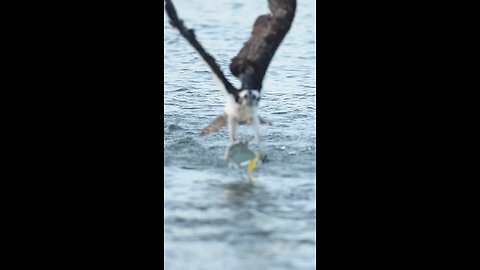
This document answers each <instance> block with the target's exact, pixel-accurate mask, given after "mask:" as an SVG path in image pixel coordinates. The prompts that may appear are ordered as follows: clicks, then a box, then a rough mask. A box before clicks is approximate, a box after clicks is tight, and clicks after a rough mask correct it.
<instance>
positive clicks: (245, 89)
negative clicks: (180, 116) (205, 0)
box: [165, 0, 296, 146]
mask: <svg viewBox="0 0 480 270" xmlns="http://www.w3.org/2000/svg"><path fill="white" fill-rule="evenodd" d="M268 6H269V9H270V12H271V13H270V14H267V15H261V16H259V17H258V18H257V19H256V21H255V23H254V25H253V31H252V33H251V36H250V39H249V40H248V41H247V42H246V43H245V44H244V46H243V47H242V48H241V50H240V51H239V53H238V54H237V56H235V57H234V58H233V59H231V63H230V71H231V73H232V74H233V75H234V76H235V77H237V78H238V79H240V81H241V87H240V89H237V88H236V87H234V86H233V85H232V84H231V83H230V82H229V81H228V80H227V78H226V77H225V75H224V74H223V72H222V70H221V69H220V67H219V66H218V64H217V63H216V61H215V59H214V58H213V57H212V56H211V55H210V54H209V53H207V52H206V51H205V49H204V48H203V46H202V45H201V44H200V43H199V42H198V40H197V39H196V37H195V33H194V31H193V30H192V29H188V28H187V27H186V26H185V25H184V23H183V20H181V19H180V18H179V17H178V15H177V12H176V10H175V7H174V5H173V3H172V1H171V0H165V10H166V12H167V14H168V17H169V18H170V24H171V25H172V26H173V27H175V28H177V29H178V31H179V32H180V34H181V35H182V36H183V37H184V38H185V39H186V40H187V41H188V42H189V43H190V45H192V46H193V48H194V49H195V50H196V51H197V52H198V53H199V54H200V56H201V57H202V59H203V60H204V61H205V62H206V63H207V65H208V67H209V68H210V71H211V73H212V75H213V77H214V79H215V80H216V81H217V83H218V85H219V86H220V88H221V90H222V92H223V93H224V95H225V96H226V99H227V102H226V106H225V112H224V113H223V114H221V115H219V116H218V117H216V118H215V119H214V120H213V121H212V122H210V123H209V124H208V126H206V127H205V128H203V129H202V130H201V131H200V133H199V136H204V135H206V134H208V133H212V132H217V131H219V130H220V129H221V128H222V127H225V126H228V131H229V136H230V142H231V143H237V142H238V141H237V140H238V136H237V132H238V126H239V125H240V124H251V125H252V127H253V135H254V138H255V142H256V143H257V144H259V146H260V133H259V127H260V124H267V125H270V124H271V123H270V121H268V120H267V119H265V118H262V117H260V115H259V113H258V104H259V101H260V99H261V90H262V81H263V78H264V76H265V73H266V71H267V68H268V65H269V64H270V62H271V60H272V58H273V55H274V54H275V51H276V50H277V48H278V46H279V45H280V43H281V42H282V40H283V39H284V37H285V35H286V34H287V32H288V30H289V29H290V26H291V24H292V21H293V17H294V15H295V9H296V0H268Z"/></svg>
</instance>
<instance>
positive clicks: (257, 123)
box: [252, 115, 267, 162]
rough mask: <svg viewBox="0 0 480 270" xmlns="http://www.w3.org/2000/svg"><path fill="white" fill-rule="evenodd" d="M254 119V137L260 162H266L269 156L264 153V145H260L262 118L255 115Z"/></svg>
mask: <svg viewBox="0 0 480 270" xmlns="http://www.w3.org/2000/svg"><path fill="white" fill-rule="evenodd" d="M252 118H253V119H252V128H253V136H254V138H255V143H256V144H257V145H258V149H259V156H260V160H262V162H265V161H266V160H267V155H266V154H265V152H264V151H263V147H262V144H261V143H260V117H259V116H258V115H255V116H254V117H252Z"/></svg>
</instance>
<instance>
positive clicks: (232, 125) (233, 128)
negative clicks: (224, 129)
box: [228, 117, 238, 144]
mask: <svg viewBox="0 0 480 270" xmlns="http://www.w3.org/2000/svg"><path fill="white" fill-rule="evenodd" d="M237 129H238V123H237V122H236V121H235V119H234V118H233V117H228V131H229V133H230V134H229V135H230V142H231V143H232V144H233V143H235V142H236V141H237Z"/></svg>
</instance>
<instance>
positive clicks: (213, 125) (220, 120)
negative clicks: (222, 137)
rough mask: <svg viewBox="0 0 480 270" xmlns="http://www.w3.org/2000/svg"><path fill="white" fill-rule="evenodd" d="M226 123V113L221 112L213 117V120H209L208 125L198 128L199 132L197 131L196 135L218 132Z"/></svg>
mask: <svg viewBox="0 0 480 270" xmlns="http://www.w3.org/2000/svg"><path fill="white" fill-rule="evenodd" d="M226 125H227V114H226V113H223V114H221V115H219V116H217V117H216V118H215V119H213V121H212V122H210V124H208V126H206V127H204V128H203V129H202V130H200V133H198V136H200V137H202V136H205V135H206V134H208V133H212V132H218V131H219V130H220V129H221V128H222V127H224V126H226Z"/></svg>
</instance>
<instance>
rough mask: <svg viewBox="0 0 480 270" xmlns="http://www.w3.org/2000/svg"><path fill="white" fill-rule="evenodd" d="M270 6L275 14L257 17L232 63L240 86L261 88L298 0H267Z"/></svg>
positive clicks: (231, 65)
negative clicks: (247, 38) (246, 39)
mask: <svg viewBox="0 0 480 270" xmlns="http://www.w3.org/2000/svg"><path fill="white" fill-rule="evenodd" d="M268 7H269V8H270V11H271V12H272V13H271V14H269V15H262V16H260V17H258V18H257V20H256V21H255V24H254V25H253V32H252V36H251V37H250V39H249V40H248V41H247V43H245V45H244V46H243V48H242V49H241V50H240V52H239V53H238V55H237V56H236V57H235V58H233V59H232V62H231V64H230V71H231V72H232V74H233V75H235V76H236V77H237V78H239V79H240V80H241V81H242V87H241V89H255V90H261V89H262V81H263V77H264V76H265V72H266V71H267V68H268V65H269V64H270V61H271V60H272V58H273V55H274V53H275V51H276V50H277V48H278V46H279V45H280V43H281V42H282V40H283V38H284V37H285V35H286V34H287V32H288V30H289V29H290V26H291V24H292V21H293V17H294V15H295V9H296V0H268Z"/></svg>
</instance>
